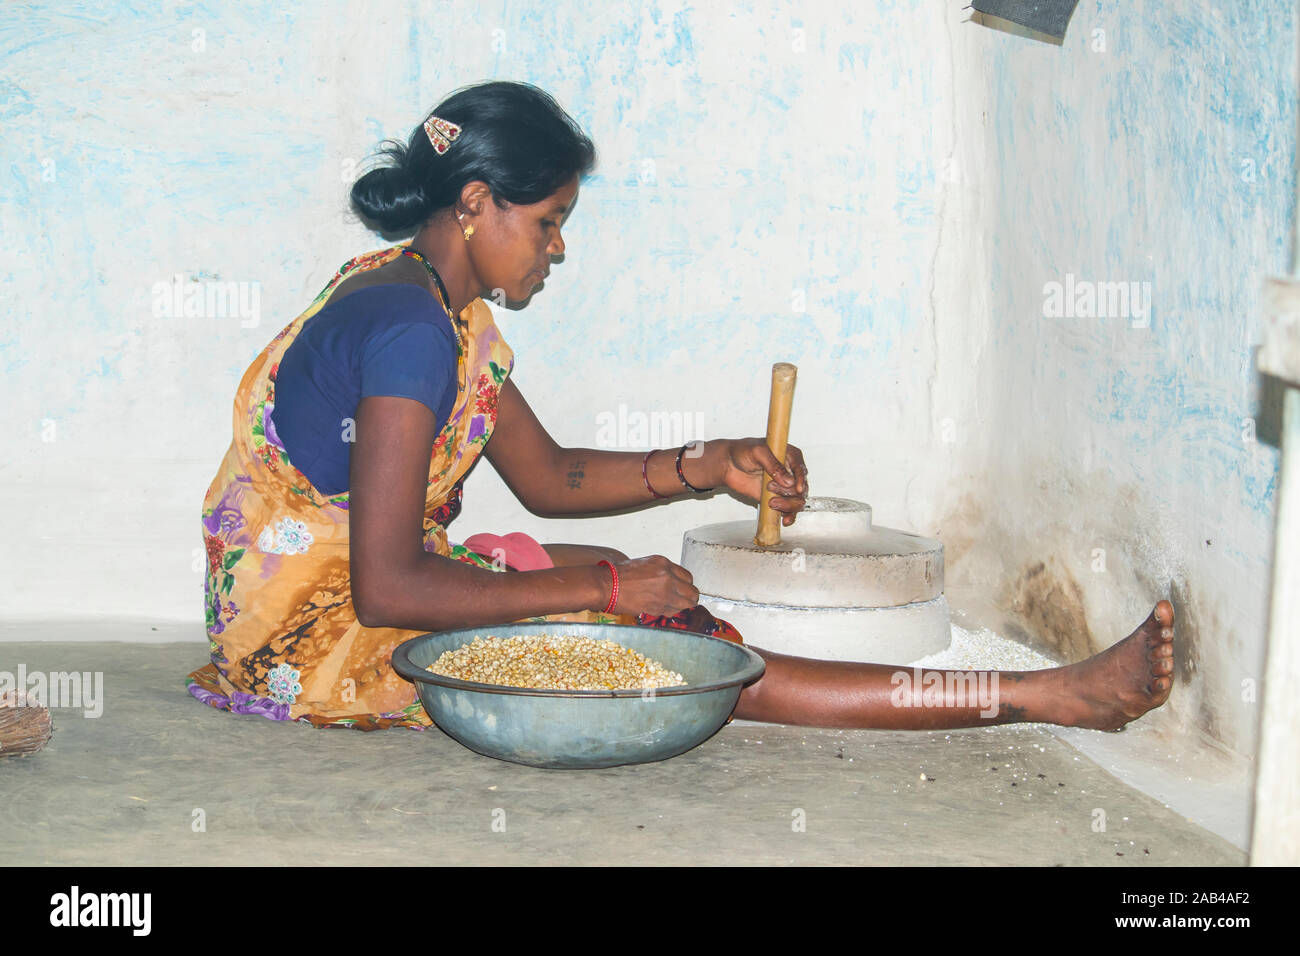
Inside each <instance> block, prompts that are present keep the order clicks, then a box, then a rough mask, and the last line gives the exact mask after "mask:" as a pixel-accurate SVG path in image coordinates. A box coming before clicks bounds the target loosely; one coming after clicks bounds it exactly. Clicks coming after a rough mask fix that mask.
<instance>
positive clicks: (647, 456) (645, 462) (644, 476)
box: [641, 448, 671, 498]
mask: <svg viewBox="0 0 1300 956" xmlns="http://www.w3.org/2000/svg"><path fill="white" fill-rule="evenodd" d="M658 450H659V449H658V448H652V449H650V450H649V451H648V452H646V453H645V458H643V459H641V480H642V481H644V482H645V486H646V490H647V491H649V492H650V494H652V495H654V496H655V497H656V498H669V497H671V495H661V494H659V492H657V491H655V490H654V489H653V488H651V487H650V477H649V476H648V475H647V474H646V466H647V465H649V464H650V456H651V455H653V454H654V453H655V452H657V451H658Z"/></svg>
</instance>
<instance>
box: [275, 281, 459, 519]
mask: <svg viewBox="0 0 1300 956" xmlns="http://www.w3.org/2000/svg"><path fill="white" fill-rule="evenodd" d="M456 363H457V357H456V338H455V335H454V333H453V332H452V328H451V321H450V320H449V319H448V318H447V312H446V310H444V309H443V307H442V303H440V302H439V301H438V300H437V298H435V297H434V295H433V294H432V293H431V292H429V290H427V289H422V288H420V287H419V286H414V285H409V284H407V283H401V282H396V283H388V284H385V285H375V286H367V287H366V288H364V289H358V290H357V291H356V292H352V293H349V294H348V295H346V296H344V297H343V298H342V299H340V300H339V301H338V302H337V303H331V304H329V305H327V306H326V307H325V308H323V309H321V310H320V311H319V312H317V313H316V314H315V315H313V316H312V317H311V318H310V319H308V320H307V321H306V322H305V323H304V324H303V327H302V329H301V330H300V331H299V333H298V337H297V338H296V339H294V341H293V343H292V344H291V345H290V346H289V348H288V349H287V350H286V351H285V353H284V357H283V358H282V359H281V360H280V370H279V371H278V372H277V373H276V380H275V408H273V409H272V411H271V423H272V424H273V425H274V426H275V433H276V437H278V438H279V440H280V443H281V444H282V445H283V446H284V449H285V451H286V452H288V454H289V460H290V461H291V462H293V465H294V467H295V468H297V469H298V470H299V471H301V472H302V473H303V474H304V475H306V476H307V477H308V478H309V479H310V480H311V483H312V484H313V485H315V486H316V489H317V490H318V491H320V492H321V493H322V494H326V495H337V494H341V493H342V492H344V491H347V489H348V483H349V467H350V465H351V462H352V441H351V439H352V437H353V435H354V434H355V431H356V426H355V422H356V415H357V405H358V404H359V403H360V402H361V399H362V398H364V397H366V396H367V395H396V396H400V397H402V398H413V399H415V400H416V401H418V402H422V403H423V404H424V405H425V407H427V408H428V409H429V410H430V411H432V412H433V414H434V417H435V419H436V420H437V423H438V430H439V431H441V430H442V429H443V428H444V427H445V426H446V424H447V420H448V419H449V418H450V417H451V409H452V406H453V405H454V404H455V403H456V391H457V385H458V383H457V380H456V370H457V369H456ZM349 420H350V421H349ZM349 425H351V427H348V426H349Z"/></svg>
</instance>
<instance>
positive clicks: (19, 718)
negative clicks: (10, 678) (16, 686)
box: [0, 690, 54, 757]
mask: <svg viewBox="0 0 1300 956" xmlns="http://www.w3.org/2000/svg"><path fill="white" fill-rule="evenodd" d="M53 732H54V725H53V723H52V722H51V721H50V710H49V708H48V707H45V706H43V705H42V704H40V703H38V702H37V701H36V700H35V698H33V697H30V696H29V695H27V694H25V693H24V692H23V691H20V690H11V691H6V692H5V693H3V694H0V757H15V756H22V755H25V754H34V753H36V751H38V750H40V749H41V748H42V747H44V746H45V745H46V744H47V743H48V742H49V739H50V735H51V734H52V733H53Z"/></svg>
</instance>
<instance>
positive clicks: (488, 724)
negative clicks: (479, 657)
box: [393, 622, 765, 769]
mask: <svg viewBox="0 0 1300 956" xmlns="http://www.w3.org/2000/svg"><path fill="white" fill-rule="evenodd" d="M536 634H557V635H558V634H563V635H574V636H577V637H589V638H592V639H593V640H611V641H616V642H617V643H619V644H621V645H622V646H624V647H629V648H631V649H633V650H635V651H637V652H639V653H641V654H644V655H645V656H647V657H649V658H652V659H654V660H656V661H658V662H659V663H660V664H662V665H663V666H664V667H666V668H668V669H669V670H672V671H676V672H677V673H679V674H681V675H682V677H683V678H685V680H686V682H687V683H686V685H685V686H682V687H660V688H656V689H653V690H644V691H642V690H539V689H533V688H527V687H505V686H503V685H500V684H480V683H477V682H475V681H465V680H457V679H456V678H453V677H444V676H443V675H441V674H434V673H431V672H430V671H428V670H426V669H425V668H426V667H427V666H428V665H429V664H432V663H433V662H434V661H436V660H437V659H438V658H439V657H440V656H441V655H442V654H443V652H445V651H450V650H455V649H456V648H458V647H461V646H463V645H465V644H468V643H470V641H472V640H473V639H474V638H475V637H487V636H489V635H491V636H494V637H503V638H505V637H519V636H524V635H536ZM764 666H765V665H764V663H763V659H762V658H761V657H759V656H758V655H757V654H755V653H754V652H753V651H751V650H750V649H749V648H747V647H742V646H740V645H739V644H733V643H732V642H730V641H724V640H722V639H721V638H717V637H706V636H705V635H703V634H697V633H694V632H692V631H680V630H675V629H672V628H661V627H629V626H627V625H620V624H565V623H549V622H544V623H530V624H506V625H503V626H501V627H493V628H481V627H480V628H468V629H465V630H458V631H441V632H438V633H433V634H422V635H420V636H419V637H414V638H411V640H409V641H406V642H404V643H402V644H399V645H398V646H397V648H396V649H395V650H394V651H393V668H394V669H395V670H396V671H397V673H399V674H401V675H402V676H403V677H405V678H406V679H407V680H409V681H412V682H413V683H414V684H415V686H416V689H417V690H418V691H419V694H420V703H421V704H423V705H424V709H425V710H426V711H427V712H428V714H429V716H430V717H431V718H432V719H433V722H434V723H435V724H436V725H437V726H439V727H441V728H442V729H443V730H444V731H446V732H447V734H448V735H449V736H450V737H452V738H453V739H454V740H457V741H459V742H460V743H462V744H464V745H465V746H466V747H468V748H469V749H470V750H473V751H476V752H477V753H481V754H484V755H485V756H488V757H496V758H497V759H498V760H509V761H511V762H512V763H522V764H527V765H528V766H530V767H550V768H562V769H587V768H594V767H617V766H620V765H622V764H629V763H648V762H650V761H652V760H665V759H667V758H668V757H676V756H677V755H678V754H681V753H685V752H686V751H688V750H690V749H691V748H692V747H695V746H697V745H699V744H701V743H703V742H704V741H705V740H707V739H708V738H709V737H712V736H713V735H714V734H715V733H717V731H718V728H720V727H721V726H722V725H723V724H724V723H726V720H727V717H728V716H730V714H731V712H732V710H733V709H735V706H736V701H737V700H738V699H739V698H740V692H741V690H742V689H743V688H744V686H745V685H746V684H748V683H751V682H752V681H755V680H757V679H758V678H759V677H762V676H763V669H764Z"/></svg>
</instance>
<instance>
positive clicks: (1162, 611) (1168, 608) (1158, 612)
mask: <svg viewBox="0 0 1300 956" xmlns="http://www.w3.org/2000/svg"><path fill="white" fill-rule="evenodd" d="M1151 616H1152V617H1154V618H1155V619H1156V620H1157V621H1159V622H1160V625H1161V627H1169V626H1170V625H1172V624H1173V623H1174V606H1173V605H1172V604H1170V603H1169V602H1168V601H1164V600H1161V601H1157V602H1156V606H1155V610H1154V611H1152V612H1151Z"/></svg>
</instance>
